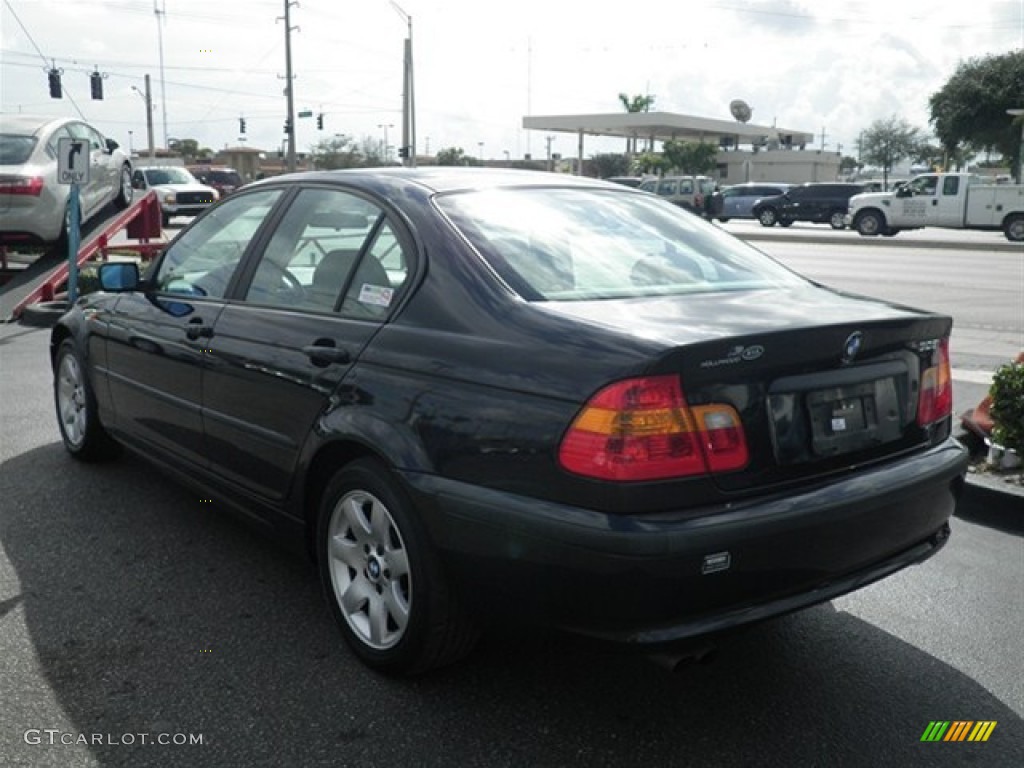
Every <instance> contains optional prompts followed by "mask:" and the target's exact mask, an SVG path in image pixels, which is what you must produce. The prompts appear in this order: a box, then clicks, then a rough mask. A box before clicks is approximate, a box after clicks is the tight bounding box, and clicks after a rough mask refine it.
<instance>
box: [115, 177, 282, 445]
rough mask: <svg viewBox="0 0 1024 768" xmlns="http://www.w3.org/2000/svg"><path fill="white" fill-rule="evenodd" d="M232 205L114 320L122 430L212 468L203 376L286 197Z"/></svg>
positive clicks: (122, 304)
mask: <svg viewBox="0 0 1024 768" xmlns="http://www.w3.org/2000/svg"><path fill="white" fill-rule="evenodd" d="M281 194H282V192H281V191H280V190H263V191H259V192H254V193H252V194H249V195H244V196H239V197H237V198H233V199H232V200H230V201H227V202H226V203H225V204H224V205H223V206H221V207H220V208H218V209H217V210H216V211H214V212H211V213H210V215H208V216H206V217H204V218H202V219H200V220H198V221H197V222H196V223H195V225H194V226H192V227H191V228H190V229H188V230H187V231H185V232H183V233H182V234H181V236H180V237H178V238H177V239H176V240H175V241H174V242H173V243H172V244H171V246H170V247H169V248H168V249H167V251H166V252H165V253H164V255H163V257H162V259H161V260H160V262H159V264H158V265H157V268H156V272H155V274H154V275H153V276H152V277H151V278H150V279H149V280H147V282H146V283H145V284H144V285H143V289H144V290H142V291H138V292H132V293H126V294H124V295H123V296H122V298H121V300H120V301H118V302H117V305H116V307H115V309H114V310H113V311H112V312H111V315H110V324H109V337H108V344H107V350H108V356H107V360H108V378H109V381H110V391H111V398H112V402H113V403H114V408H115V413H116V416H115V427H116V429H118V430H119V431H120V432H122V433H123V434H124V435H125V436H126V437H127V438H129V439H130V440H133V441H134V442H136V443H137V444H142V445H144V446H152V447H154V448H156V449H158V450H161V451H164V452H167V453H169V454H172V455H174V456H177V457H179V458H181V459H184V460H186V461H189V462H192V463H196V464H204V463H205V458H204V451H203V428H202V412H201V404H202V377H203V369H204V367H205V365H206V360H207V356H208V354H209V344H210V335H211V333H212V329H213V325H214V322H215V321H216V319H217V316H218V315H219V314H220V313H221V311H222V310H223V308H224V304H225V296H226V295H227V293H228V290H229V288H230V287H231V286H232V285H233V281H234V280H235V272H236V271H237V270H238V267H239V264H241V262H242V257H243V256H244V254H245V253H246V251H247V250H248V249H249V247H250V244H251V243H252V242H253V240H254V239H255V237H256V235H257V232H258V231H259V229H260V227H261V226H262V225H263V223H264V222H265V221H266V219H267V218H268V216H269V215H270V213H271V210H272V208H273V204H274V203H275V202H276V200H277V199H278V198H279V197H280V196H281Z"/></svg>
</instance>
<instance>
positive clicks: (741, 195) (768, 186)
mask: <svg viewBox="0 0 1024 768" xmlns="http://www.w3.org/2000/svg"><path fill="white" fill-rule="evenodd" d="M792 187H793V185H792V184H783V183H773V182H765V181H750V182H746V183H743V184H733V185H731V186H728V187H723V188H722V189H720V190H719V191H717V192H715V193H714V194H713V195H712V196H711V215H710V217H709V218H713V219H718V220H719V221H722V222H725V221H728V220H729V219H753V218H755V217H754V213H753V208H754V204H755V203H756V202H757V201H758V200H760V199H762V198H765V197H777V196H778V195H781V194H782V193H783V192H785V191H786V190H788V189H791V188H792Z"/></svg>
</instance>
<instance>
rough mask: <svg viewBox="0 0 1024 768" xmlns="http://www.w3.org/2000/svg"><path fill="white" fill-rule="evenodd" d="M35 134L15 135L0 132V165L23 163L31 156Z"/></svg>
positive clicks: (34, 143) (34, 144)
mask: <svg viewBox="0 0 1024 768" xmlns="http://www.w3.org/2000/svg"><path fill="white" fill-rule="evenodd" d="M35 146H36V137H35V136H16V135H14V134H11V133H0V165H23V164H25V163H27V162H28V159H29V157H31V156H32V150H33V149H35Z"/></svg>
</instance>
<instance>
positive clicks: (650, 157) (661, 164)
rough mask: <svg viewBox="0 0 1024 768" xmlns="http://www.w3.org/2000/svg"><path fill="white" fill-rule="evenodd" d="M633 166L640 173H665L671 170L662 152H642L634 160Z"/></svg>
mask: <svg viewBox="0 0 1024 768" xmlns="http://www.w3.org/2000/svg"><path fill="white" fill-rule="evenodd" d="M633 166H634V167H635V168H636V170H637V171H639V172H640V173H664V172H665V171H667V170H669V168H670V166H669V164H668V161H667V160H666V159H665V156H664V155H662V154H661V153H660V152H641V153H640V154H639V155H637V156H636V157H635V158H633Z"/></svg>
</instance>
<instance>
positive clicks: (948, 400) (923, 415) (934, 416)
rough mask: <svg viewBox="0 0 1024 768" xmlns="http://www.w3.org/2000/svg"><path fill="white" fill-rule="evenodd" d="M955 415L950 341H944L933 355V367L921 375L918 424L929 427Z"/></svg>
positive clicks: (941, 341) (940, 342)
mask: <svg viewBox="0 0 1024 768" xmlns="http://www.w3.org/2000/svg"><path fill="white" fill-rule="evenodd" d="M951 413H953V376H952V373H951V371H950V367H949V339H948V338H946V339H942V340H940V341H939V343H938V346H936V348H935V351H934V352H933V353H932V366H931V367H930V368H927V369H925V371H924V373H922V374H921V395H920V398H919V399H918V401H917V423H918V425H919V426H922V427H927V426H928V425H930V424H934V423H935V422H937V421H941V420H942V419H944V418H946V417H947V416H949V415H950V414H951Z"/></svg>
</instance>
